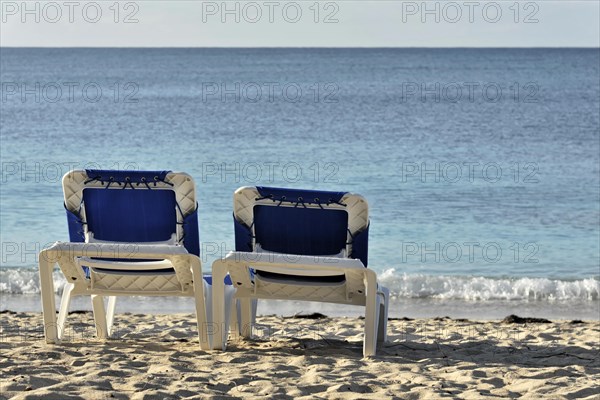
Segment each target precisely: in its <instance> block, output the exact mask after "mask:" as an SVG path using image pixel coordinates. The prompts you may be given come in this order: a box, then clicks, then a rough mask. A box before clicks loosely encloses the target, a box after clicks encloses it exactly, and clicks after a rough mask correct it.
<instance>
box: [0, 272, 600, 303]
mask: <svg viewBox="0 0 600 400" xmlns="http://www.w3.org/2000/svg"><path fill="white" fill-rule="evenodd" d="M379 280H380V282H381V283H382V284H383V285H385V286H387V287H388V288H389V289H390V291H391V293H392V295H393V296H394V297H397V298H413V299H414V298H432V299H442V300H443V299H448V300H450V299H452V300H527V301H529V300H531V301H535V300H539V301H556V300H558V301H577V302H581V301H597V300H598V299H599V298H600V296H599V294H600V280H598V279H597V278H593V277H590V278H586V279H578V280H560V279H548V278H533V277H514V278H491V277H482V276H450V275H421V274H406V273H398V272H397V271H396V270H395V269H393V268H391V269H387V270H385V271H384V272H382V273H380V274H379ZM64 283H65V279H64V277H63V276H62V274H61V273H60V272H59V271H55V272H54V286H55V288H56V291H57V292H58V293H60V292H61V291H62V287H63V285H64ZM39 292H40V284H39V276H38V271H37V269H36V268H2V269H0V293H6V294H37V293H39Z"/></svg>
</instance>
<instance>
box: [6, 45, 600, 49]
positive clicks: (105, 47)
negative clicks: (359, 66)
mask: <svg viewBox="0 0 600 400" xmlns="http://www.w3.org/2000/svg"><path fill="white" fill-rule="evenodd" d="M0 49H361V50H362V49H597V50H600V45H599V46H1V45H0Z"/></svg>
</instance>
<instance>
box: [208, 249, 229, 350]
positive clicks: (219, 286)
mask: <svg viewBox="0 0 600 400" xmlns="http://www.w3.org/2000/svg"><path fill="white" fill-rule="evenodd" d="M226 275H227V265H226V263H224V262H223V261H222V260H216V261H215V262H214V263H213V265H212V277H213V279H212V284H213V285H212V286H213V289H212V290H213V301H212V303H213V304H212V305H213V313H212V317H213V323H212V333H213V335H212V338H213V342H212V348H213V349H215V350H225V348H226V347H227V336H228V334H229V332H226V331H225V329H224V328H225V282H224V280H225V276H226Z"/></svg>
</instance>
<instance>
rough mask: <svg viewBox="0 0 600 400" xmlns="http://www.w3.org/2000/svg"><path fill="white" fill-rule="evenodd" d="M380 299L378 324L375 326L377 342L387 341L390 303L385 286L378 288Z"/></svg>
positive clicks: (388, 292) (388, 293)
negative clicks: (380, 294)
mask: <svg viewBox="0 0 600 400" xmlns="http://www.w3.org/2000/svg"><path fill="white" fill-rule="evenodd" d="M380 289H381V293H382V297H383V298H382V299H381V298H380V301H379V326H378V327H377V342H379V343H383V342H386V341H387V322H388V306H389V303H390V291H389V290H388V289H387V288H384V287H382V288H380Z"/></svg>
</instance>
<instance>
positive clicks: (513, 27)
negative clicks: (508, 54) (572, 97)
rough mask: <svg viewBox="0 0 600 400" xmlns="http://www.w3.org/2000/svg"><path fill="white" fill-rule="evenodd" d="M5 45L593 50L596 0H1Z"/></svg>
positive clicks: (599, 35) (599, 41) (599, 13)
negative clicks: (549, 48) (582, 48)
mask: <svg viewBox="0 0 600 400" xmlns="http://www.w3.org/2000/svg"><path fill="white" fill-rule="evenodd" d="M0 16H1V17H0V24H1V25H0V45H1V46H7V47H9V46H10V47H17V46H27V47H32V46H35V47H72V46H75V47H599V46H600V27H599V26H600V22H599V21H600V1H598V0H583V1H577V0H562V1H554V0H539V1H518V2H517V1H516V0H509V1H470V0H464V1H462V0H459V1H448V0H440V1H421V0H419V1H401V0H388V1H380V0H338V1H327V0H322V1H318V2H317V1H316V0H296V1H280V0H264V1H262V0H259V1H247V0H244V1H225V2H224V1H200V0H189V1H178V0H174V1H161V0H145V1H119V2H118V3H117V2H116V1H115V0H108V1H106V0H101V1H95V2H94V1H71V0H64V1H63V0H58V1H54V2H52V1H27V2H23V1H22V0H19V1H5V0H2V1H0Z"/></svg>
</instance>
